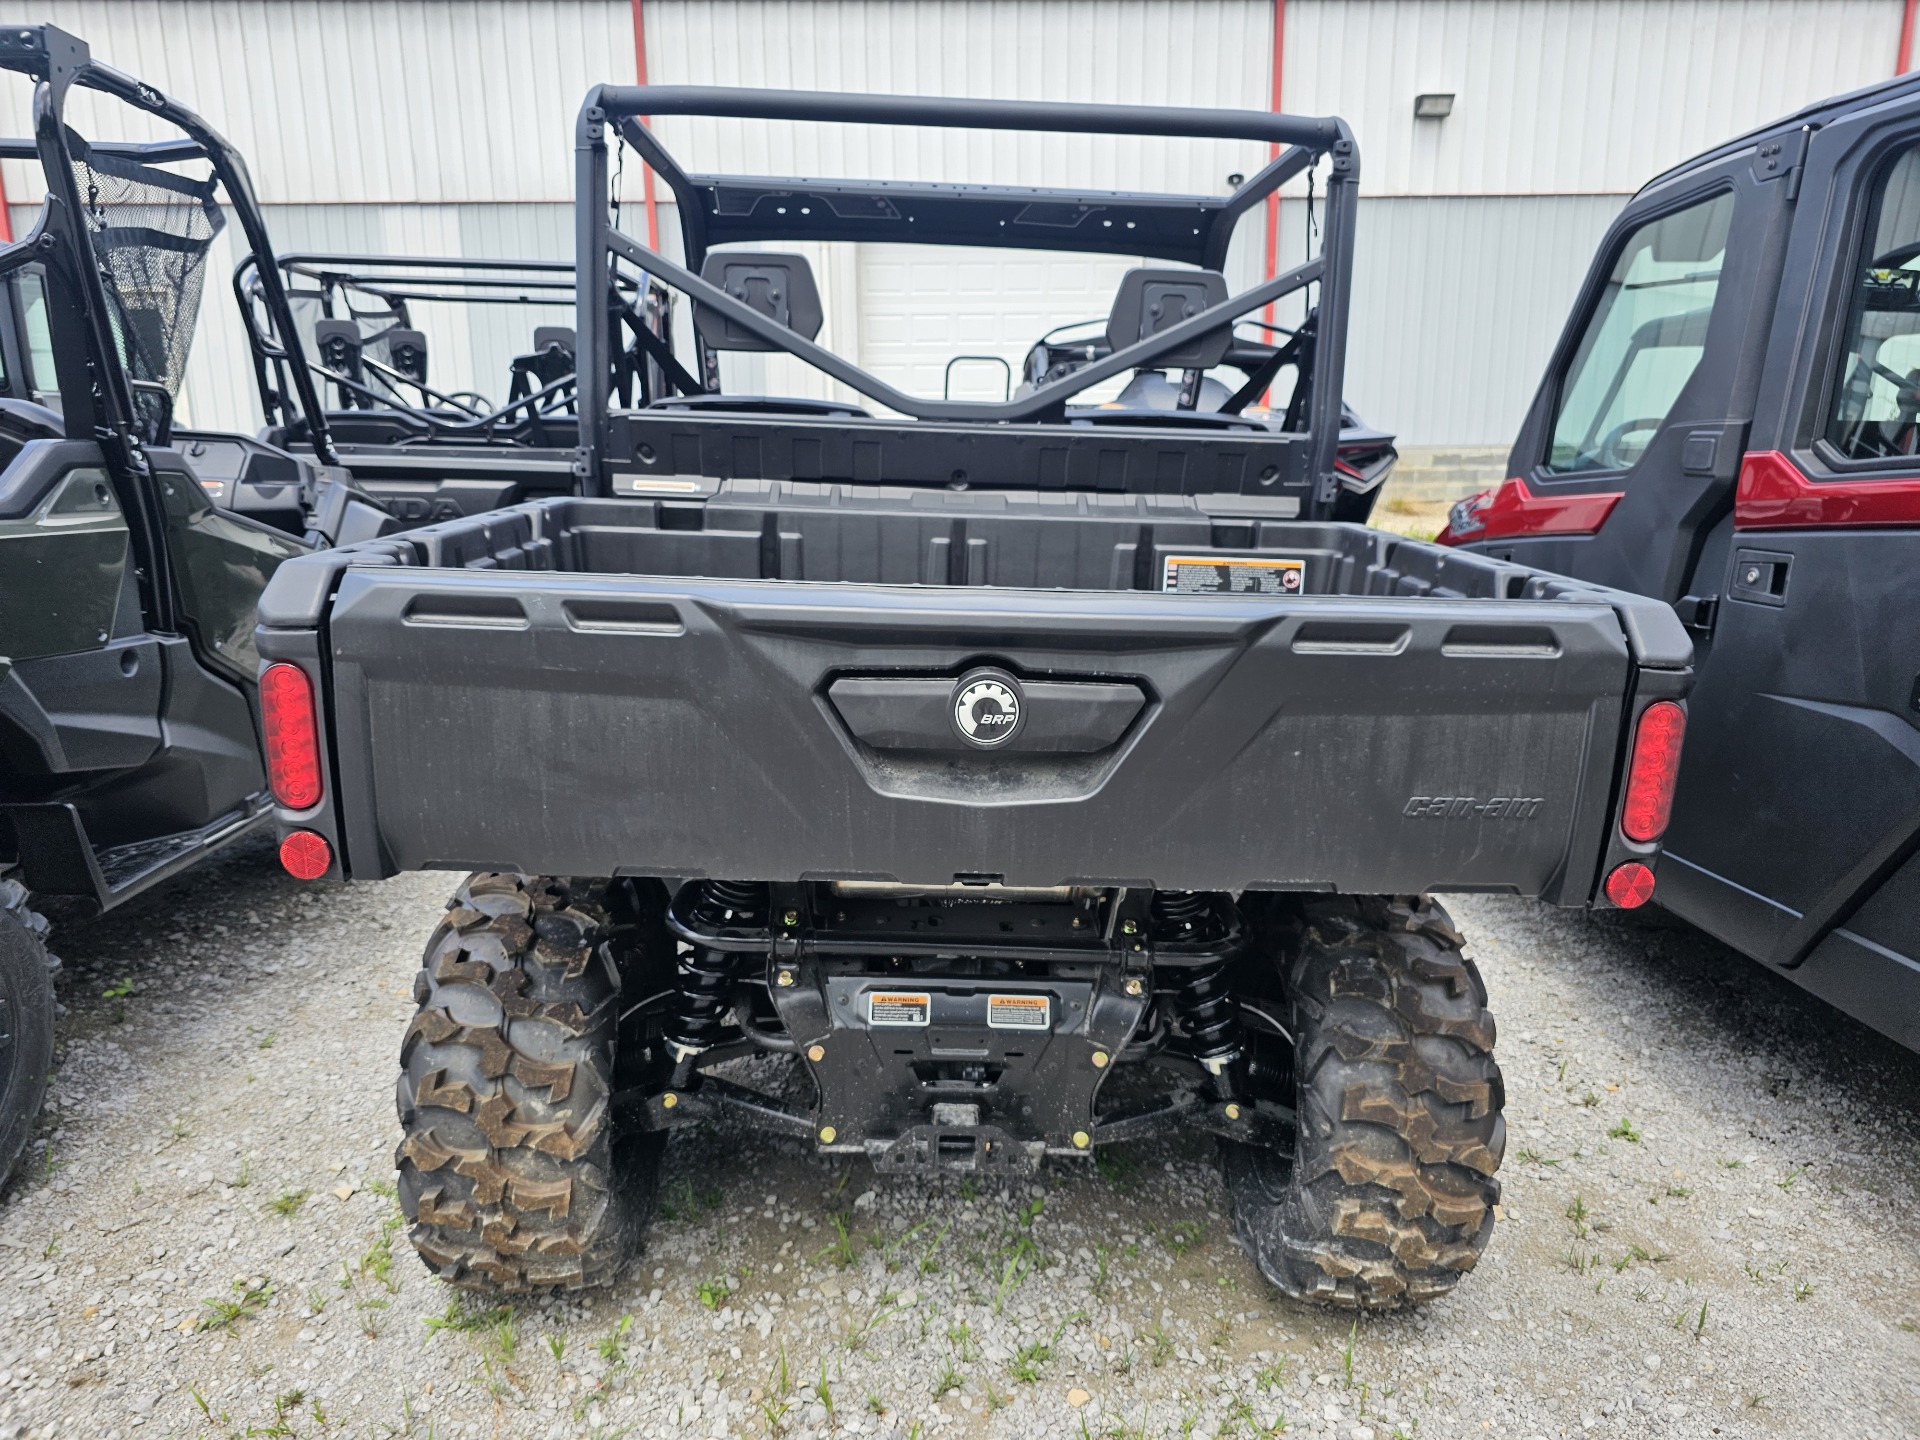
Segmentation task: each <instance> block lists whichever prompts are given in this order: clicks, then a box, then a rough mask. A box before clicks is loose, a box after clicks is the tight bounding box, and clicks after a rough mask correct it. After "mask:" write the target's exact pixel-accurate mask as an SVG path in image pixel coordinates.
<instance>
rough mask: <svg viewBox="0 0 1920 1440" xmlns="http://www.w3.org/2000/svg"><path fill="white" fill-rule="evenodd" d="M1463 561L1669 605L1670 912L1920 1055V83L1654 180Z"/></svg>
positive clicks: (1474, 510) (1577, 316) (1604, 260)
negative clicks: (1677, 680) (1683, 678)
mask: <svg viewBox="0 0 1920 1440" xmlns="http://www.w3.org/2000/svg"><path fill="white" fill-rule="evenodd" d="M1507 473H1508V475H1509V477H1510V478H1509V479H1508V480H1507V481H1506V482H1505V483H1504V484H1503V485H1501V486H1500V487H1499V488H1498V489H1497V490H1493V491H1489V492H1487V493H1486V494H1483V495H1478V496H1474V497H1473V498H1471V499H1469V500H1465V501H1463V502H1461V503H1460V504H1459V505H1458V506H1456V507H1455V508H1454V512H1453V516H1452V519H1451V522H1450V525H1449V527H1448V529H1447V530H1446V531H1445V532H1444V533H1443V534H1442V535H1441V537H1440V539H1441V541H1442V543H1445V544H1449V545H1456V546H1460V547H1462V548H1463V549H1464V550H1466V551H1471V552H1477V553H1479V554H1481V555H1485V556H1487V557H1488V558H1490V559H1494V560H1501V561H1511V562H1514V563H1519V564H1526V565H1537V566H1540V567H1542V568H1544V569H1549V570H1557V571H1560V572H1562V573H1564V574H1568V575H1574V576H1578V577H1580V578H1582V579H1585V580H1588V581H1592V582H1594V583H1597V584H1602V585H1615V586H1619V587H1621V588H1622V589H1626V590H1632V591H1635V592H1636V593H1639V594H1642V595H1648V596H1651V597H1653V598H1655V599H1659V600H1666V601H1671V602H1672V603H1673V604H1674V606H1675V608H1676V609H1677V610H1678V611H1679V614H1680V616H1681V618H1682V619H1683V620H1684V621H1685V622H1686V623H1687V626H1688V629H1689V630H1690V631H1691V633H1692V635H1693V639H1694V644H1695V647H1696V649H1697V652H1698V659H1697V662H1696V664H1697V668H1698V670H1699V674H1700V680H1699V684H1698V687H1697V688H1696V690H1695V692H1694V697H1693V704H1692V707H1691V716H1690V731H1691V733H1690V734H1689V736H1688V739H1687V746H1686V759H1685V761H1684V762H1683V764H1682V765H1681V769H1680V779H1679V792H1678V795H1677V796H1676V798H1675V801H1674V812H1673V827H1672V829H1671V830H1670V831H1669V833H1668V836H1667V844H1666V850H1665V852H1664V854H1663V855H1662V857H1661V860H1660V863H1659V866H1658V867H1657V874H1658V876H1659V890H1658V899H1659V903H1660V904H1661V905H1663V906H1665V907H1666V908H1667V909H1669V910H1670V911H1672V912H1673V913H1674V914H1675V915H1678V916H1680V917H1682V918H1683V919H1686V920H1689V921H1691V922H1692V923H1694V924H1696V925H1698V926H1700V927H1701V928H1702V929H1704V930H1706V931H1708V932H1710V933H1711V934H1713V935H1715V936H1717V937H1719V938H1720V939H1722V940H1724V941H1726V942H1727V943H1728V944H1730V945H1732V946H1733V947H1735V948H1736V949H1738V950H1741V951H1744V952H1745V953H1746V954H1748V955H1750V956H1752V957H1753V958H1754V959H1756V960H1759V961H1760V962H1762V963H1763V964H1765V965H1767V966H1768V967H1769V968H1770V969H1771V970H1773V971H1774V973H1776V974H1779V975H1783V976H1786V977H1788V978H1790V979H1792V980H1794V981H1796V982H1797V983H1798V984H1800V985H1803V986H1805V987H1806V988H1807V989H1808V990H1810V991H1812V992H1813V993H1814V994H1816V995H1819V996H1822V997H1823V998H1825V999H1827V1000H1829V1001H1831V1002H1832V1003H1833V1004H1835V1005H1837V1006H1839V1007H1840V1008H1841V1009H1842V1010H1845V1011H1847V1012H1848V1013H1849V1014H1851V1015H1854V1016H1856V1017H1857V1018H1859V1019H1860V1020H1863V1021H1865V1022H1866V1023H1867V1024H1869V1025H1872V1026H1873V1027H1874V1028H1876V1029H1878V1030H1880V1031H1882V1032H1883V1033H1885V1034H1887V1035H1889V1036H1891V1037H1893V1038H1894V1039H1895V1040H1898V1041H1900V1042H1901V1043H1902V1044H1904V1045H1907V1046H1909V1047H1913V1048H1920V78H1916V77H1914V76H1911V75H1909V76H1905V77H1903V78H1901V79H1898V80H1894V81H1890V82H1888V83H1886V84H1884V85H1878V86H1875V87H1873V88H1872V89H1868V90H1862V91H1859V92H1857V93H1855V94H1852V95H1846V96H1842V97H1839V98H1837V99H1833V100H1829V101H1825V102H1823V103H1821V104H1819V105H1814V106H1811V107H1809V108H1808V109H1806V110H1803V111H1801V112H1800V113H1799V114H1797V115H1793V116H1789V117H1788V118H1786V119H1784V120H1781V121H1778V122H1776V123H1774V124H1772V125H1768V126H1766V127H1764V128H1762V129H1760V130H1756V131H1754V132H1753V133H1752V134H1750V135H1745V136H1742V137H1741V138H1739V139H1737V140H1733V141H1730V142H1728V143H1727V144H1725V145H1722V146H1720V147H1719V148H1718V149H1715V150H1712V151H1709V152H1708V153H1707V154H1705V155H1702V156H1700V157H1699V158H1697V159H1695V160H1691V161H1689V162H1688V163H1687V164H1685V165H1682V166H1679V167H1678V168H1676V169H1674V170H1671V171H1669V172H1668V173H1666V174H1665V175H1662V176H1660V177H1659V178H1658V179H1655V180H1653V181H1652V182H1650V183H1649V184H1648V185H1647V186H1646V188H1645V189H1643V190H1642V191H1641V192H1640V193H1639V194H1638V195H1637V196H1635V197H1634V199H1633V200H1632V201H1631V202H1630V203H1629V204H1628V206H1627V208H1626V209H1625V211H1624V212H1622V214H1621V216H1620V218H1619V219H1618V220H1616V221H1615V222H1614V225H1613V228H1612V229H1611V230H1610V231H1609V232H1608V235H1607V237H1606V239H1605V241H1604V242H1603V243H1602V245H1601V249H1600V253H1599V254H1598V255H1597V256H1596V257H1595V260H1594V264H1593V267H1592V270H1591V271H1590V273H1589V275H1588V277H1587V282H1586V285H1585V287H1584V289H1583V291H1582V293H1581V296H1580V299H1579V302H1578V304H1577V305H1576V307H1575V309H1574V312H1573V314H1572V316H1571V318H1570V319H1569V320H1568V322H1567V326H1566V329H1565V332H1564V333H1563V335H1562V337H1561V340H1560V344H1559V346H1558V348H1557V350H1556V351H1555V354H1554V358H1553V361H1552V364H1551V366H1550V367H1549V369H1548V372H1547V375H1546V378H1545V380H1544V381H1543V382H1542V384H1541V387H1540V390H1539V393H1538V394H1537V396H1536V397H1535V399H1534V402H1533V407H1532V409H1531V410H1530V411H1529V413H1528V416H1527V420H1526V423H1525V425H1524V426H1523V427H1522V429H1521V432H1520V436H1519V438H1518V440H1517V441H1516V442H1515V444H1514V447H1513V453H1512V455H1511V457H1510V459H1509V462H1508V472H1507Z"/></svg>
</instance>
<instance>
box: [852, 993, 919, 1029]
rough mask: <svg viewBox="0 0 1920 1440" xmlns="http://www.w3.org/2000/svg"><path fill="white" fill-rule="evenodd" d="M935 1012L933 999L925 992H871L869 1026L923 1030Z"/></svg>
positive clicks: (868, 1000)
mask: <svg viewBox="0 0 1920 1440" xmlns="http://www.w3.org/2000/svg"><path fill="white" fill-rule="evenodd" d="M932 1010H933V997H932V996H931V995H929V994H927V992H926V991H924V990H909V991H904V992H903V991H899V990H869V991H868V992H867V1024H869V1025H878V1026H891V1027H894V1028H899V1029H910V1030H923V1029H925V1028H926V1024H927V1018H928V1016H929V1014H930V1013H931V1012H932Z"/></svg>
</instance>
